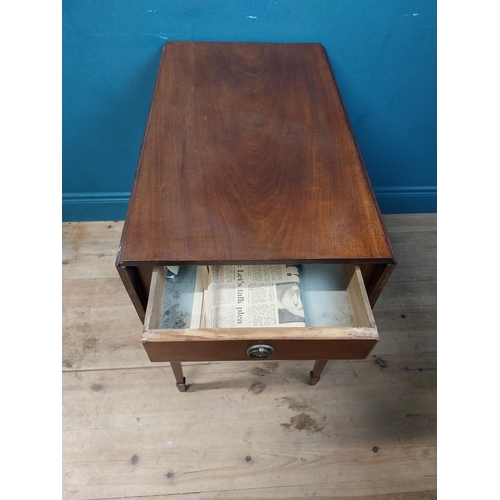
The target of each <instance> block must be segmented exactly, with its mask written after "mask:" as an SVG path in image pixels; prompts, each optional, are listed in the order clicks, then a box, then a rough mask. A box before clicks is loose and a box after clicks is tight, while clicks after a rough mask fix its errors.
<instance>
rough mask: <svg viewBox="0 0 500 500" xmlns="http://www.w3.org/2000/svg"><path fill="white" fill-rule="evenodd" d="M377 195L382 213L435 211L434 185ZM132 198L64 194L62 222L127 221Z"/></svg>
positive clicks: (398, 188) (383, 191) (384, 189)
mask: <svg viewBox="0 0 500 500" xmlns="http://www.w3.org/2000/svg"><path fill="white" fill-rule="evenodd" d="M374 191H375V196H376V197H377V201H378V204H379V207H380V211H381V212H382V213H383V214H405V213H406V214H407V213H435V212H437V189H436V187H435V186H396V187H376V188H374ZM129 199H130V193H128V192H119V193H117V192H113V193H64V194H63V197H62V203H63V205H62V215H63V222H78V221H80V222H86V221H99V220H124V219H125V215H126V213H127V206H128V202H129Z"/></svg>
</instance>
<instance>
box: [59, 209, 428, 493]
mask: <svg viewBox="0 0 500 500" xmlns="http://www.w3.org/2000/svg"><path fill="white" fill-rule="evenodd" d="M385 221H386V225H387V228H388V231H389V233H390V235H391V238H392V241H393V245H394V249H395V252H396V254H397V256H398V266H397V267H396V270H395V271H394V273H393V274H392V276H391V278H390V280H389V282H388V285H387V287H386V288H385V290H384V291H383V293H382V295H381V297H380V299H379V302H378V303H377V305H376V307H375V308H374V315H375V319H376V321H377V324H378V327H379V333H380V337H381V340H380V342H379V343H378V345H377V346H376V348H375V350H374V351H373V353H372V355H371V356H370V357H369V358H368V359H366V360H360V361H337V362H329V363H328V364H327V366H326V368H325V371H324V374H323V375H322V378H321V381H320V382H319V384H318V385H316V386H313V387H311V386H309V385H307V378H308V372H309V370H310V369H311V367H312V362H289V361H288V362H285V361H281V362H267V363H265V362H239V363H233V362H227V363H191V364H186V367H185V375H186V377H187V379H188V382H191V386H190V388H189V390H188V391H187V392H186V393H180V392H178V391H177V389H176V388H175V385H174V383H173V375H172V373H171V369H170V367H169V366H168V364H154V365H153V364H152V363H150V362H149V361H148V359H147V356H146V355H145V353H144V350H143V348H142V345H141V341H140V339H141V330H142V325H141V323H140V321H139V319H138V318H137V316H136V315H135V311H134V309H133V307H132V305H131V304H130V301H129V299H128V296H127V294H126V292H125V291H124V289H123V286H122V284H121V281H120V279H119V278H118V276H117V274H116V270H115V269H114V259H115V253H116V249H117V248H118V241H119V237H120V232H121V227H122V223H121V222H89V223H71V224H70V223H67V224H63V357H62V370H63V389H62V394H63V484H62V488H63V498H64V499H67V500H87V499H88V500H90V499H95V500H97V499H101V500H104V499H114V498H129V499H134V500H146V499H149V500H159V499H169V500H172V499H181V498H182V499H195V498H197V499H198V498H200V499H208V498H223V499H229V498H231V499H243V498H248V499H256V498H259V499H280V498H282V499H295V498H297V499H299V498H309V497H314V498H324V499H326V498H335V499H337V500H348V499H349V500H354V499H358V500H360V499H365V500H368V499H370V500H382V499H387V500H396V499H402V500H417V499H418V500H427V499H434V498H436V368H437V366H436V274H435V271H436V258H435V247H436V244H435V242H436V217H435V214H409V215H387V216H385ZM377 358H382V359H383V360H384V362H385V367H381V366H380V365H379V364H377V362H376V361H377Z"/></svg>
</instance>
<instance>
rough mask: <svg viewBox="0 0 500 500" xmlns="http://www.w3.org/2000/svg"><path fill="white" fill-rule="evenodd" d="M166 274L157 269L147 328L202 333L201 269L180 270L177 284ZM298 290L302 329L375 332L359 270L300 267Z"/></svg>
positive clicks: (318, 265) (155, 269)
mask: <svg viewBox="0 0 500 500" xmlns="http://www.w3.org/2000/svg"><path fill="white" fill-rule="evenodd" d="M164 269H165V268H163V267H160V266H158V267H155V268H154V271H153V279H152V286H151V293H150V301H149V304H148V312H147V314H146V316H147V328H148V329H175V330H177V329H198V328H200V327H203V326H204V325H203V324H202V318H201V317H200V315H199V314H196V312H195V313H194V314H193V311H198V310H202V311H203V310H204V308H203V304H202V303H203V300H204V297H203V288H202V287H201V286H200V284H201V283H202V279H201V277H200V274H199V273H200V271H201V269H202V268H201V266H183V267H182V268H181V270H180V273H179V278H178V279H177V281H175V282H173V281H169V280H167V279H166V278H165V270H164ZM197 278H198V279H197ZM300 287H301V296H302V303H303V308H304V309H303V310H304V319H305V326H306V327H309V328H314V327H373V326H374V324H375V322H374V320H373V315H372V313H371V309H370V306H369V305H368V301H367V299H366V291H365V290H364V284H363V281H362V279H361V277H360V271H359V268H358V266H354V265H342V264H303V265H301V266H300ZM148 313H149V314H148Z"/></svg>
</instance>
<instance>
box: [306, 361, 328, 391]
mask: <svg viewBox="0 0 500 500" xmlns="http://www.w3.org/2000/svg"><path fill="white" fill-rule="evenodd" d="M327 363H328V360H327V359H319V360H318V361H316V362H315V363H314V368H313V369H312V370H311V372H310V373H309V385H316V384H317V383H318V382H319V379H320V378H321V372H322V371H323V368H324V367H325V366H326V364H327Z"/></svg>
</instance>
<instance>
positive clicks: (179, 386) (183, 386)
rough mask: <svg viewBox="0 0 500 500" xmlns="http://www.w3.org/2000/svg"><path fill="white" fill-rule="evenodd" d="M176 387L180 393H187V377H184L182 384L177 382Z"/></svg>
mask: <svg viewBox="0 0 500 500" xmlns="http://www.w3.org/2000/svg"><path fill="white" fill-rule="evenodd" d="M175 386H176V387H177V389H179V391H180V392H186V391H187V388H188V385H187V384H186V377H182V382H176V384H175Z"/></svg>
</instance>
